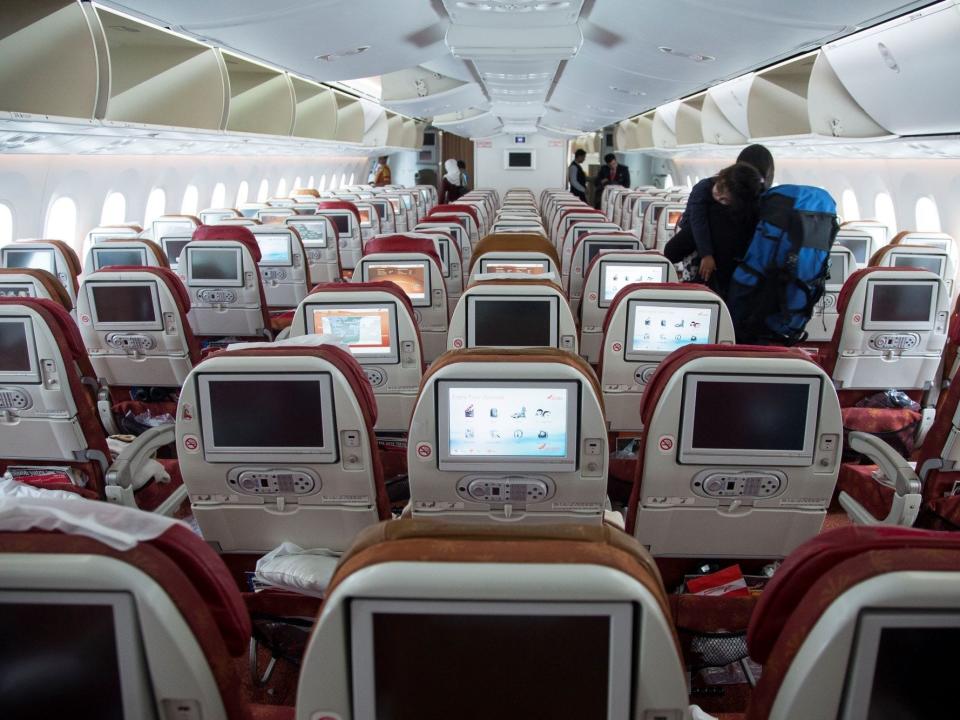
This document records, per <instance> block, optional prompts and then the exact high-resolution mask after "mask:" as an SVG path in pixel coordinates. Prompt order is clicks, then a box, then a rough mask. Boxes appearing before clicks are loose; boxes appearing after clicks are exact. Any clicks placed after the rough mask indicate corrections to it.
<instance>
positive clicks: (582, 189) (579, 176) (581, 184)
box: [567, 148, 587, 202]
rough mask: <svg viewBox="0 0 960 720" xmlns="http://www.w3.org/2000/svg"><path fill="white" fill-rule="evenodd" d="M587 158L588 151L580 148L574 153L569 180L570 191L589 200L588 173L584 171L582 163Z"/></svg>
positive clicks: (568, 173)
mask: <svg viewBox="0 0 960 720" xmlns="http://www.w3.org/2000/svg"><path fill="white" fill-rule="evenodd" d="M586 159H587V151H586V150H584V149H583V148H579V149H578V150H577V151H576V152H575V153H574V154H573V162H572V163H570V167H569V168H567V182H568V184H569V185H570V192H572V193H573V194H574V195H576V196H577V197H578V198H580V199H581V200H583V201H584V202H586V201H587V174H586V173H585V172H584V171H583V168H582V167H581V165H582V164H583V161H584V160H586Z"/></svg>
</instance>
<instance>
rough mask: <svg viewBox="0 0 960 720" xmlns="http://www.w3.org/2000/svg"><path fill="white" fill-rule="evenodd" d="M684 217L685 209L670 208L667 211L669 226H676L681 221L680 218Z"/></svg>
mask: <svg viewBox="0 0 960 720" xmlns="http://www.w3.org/2000/svg"><path fill="white" fill-rule="evenodd" d="M682 217H683V210H668V211H667V227H668V228H675V227H676V226H677V223H678V222H680V218H682Z"/></svg>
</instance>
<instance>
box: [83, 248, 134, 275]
mask: <svg viewBox="0 0 960 720" xmlns="http://www.w3.org/2000/svg"><path fill="white" fill-rule="evenodd" d="M91 252H93V266H94V269H95V270H100V269H102V268H105V267H110V266H117V265H146V264H147V253H146V251H145V250H143V249H142V248H125V249H122V250H108V249H106V248H102V249H101V248H93V250H92V251H91Z"/></svg>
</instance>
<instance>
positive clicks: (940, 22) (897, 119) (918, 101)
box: [823, 0, 960, 135]
mask: <svg viewBox="0 0 960 720" xmlns="http://www.w3.org/2000/svg"><path fill="white" fill-rule="evenodd" d="M958 38H960V5H958V4H957V2H956V0H949V1H948V2H941V3H938V4H936V5H932V6H930V7H927V8H924V9H922V10H918V11H916V12H913V13H910V14H909V15H906V16H904V17H901V18H898V19H896V20H892V21H890V22H888V23H884V24H882V25H878V26H877V27H875V28H871V29H869V30H864V31H863V32H860V33H857V34H856V35H852V36H850V37H848V38H845V39H842V40H838V41H836V42H833V43H830V44H828V45H826V46H825V47H824V50H823V54H824V55H826V58H827V59H828V60H829V61H830V65H831V67H832V68H833V70H834V71H835V73H836V75H837V77H838V78H839V79H840V81H841V82H842V83H843V85H844V86H845V87H846V89H847V90H848V91H849V93H850V95H851V96H852V98H853V99H855V101H856V102H857V103H859V105H860V106H861V107H862V108H863V109H864V110H865V111H866V112H867V113H868V114H869V115H870V117H872V118H873V119H874V120H876V122H877V123H879V125H881V126H883V127H884V128H886V129H887V130H889V131H890V132H892V133H896V134H898V135H932V134H953V133H957V132H960V81H958V77H960V75H958V68H960V62H958V60H960V56H958V50H957V47H958V44H957V43H958Z"/></svg>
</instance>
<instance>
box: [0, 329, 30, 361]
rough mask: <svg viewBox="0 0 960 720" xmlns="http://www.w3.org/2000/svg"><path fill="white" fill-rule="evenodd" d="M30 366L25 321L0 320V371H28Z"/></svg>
mask: <svg viewBox="0 0 960 720" xmlns="http://www.w3.org/2000/svg"><path fill="white" fill-rule="evenodd" d="M30 367H31V366H30V346H29V343H28V342H27V325H26V323H24V322H22V321H20V320H15V321H13V322H0V372H5V373H6V372H29V371H30Z"/></svg>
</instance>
